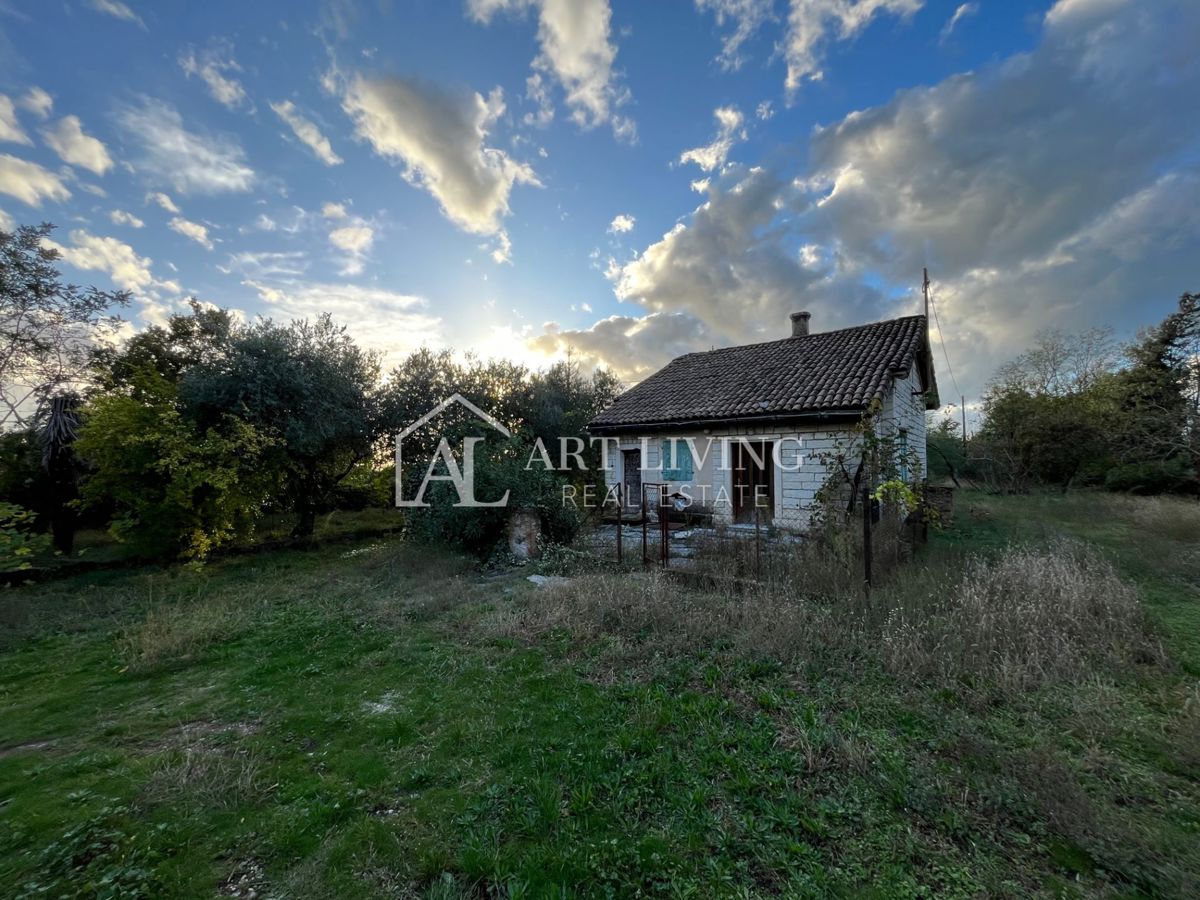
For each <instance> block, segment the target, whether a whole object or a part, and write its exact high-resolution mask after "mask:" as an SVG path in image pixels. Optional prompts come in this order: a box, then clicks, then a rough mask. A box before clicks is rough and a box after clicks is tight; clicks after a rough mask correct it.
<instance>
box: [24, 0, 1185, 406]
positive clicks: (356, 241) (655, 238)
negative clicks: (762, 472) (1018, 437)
mask: <svg viewBox="0 0 1200 900" xmlns="http://www.w3.org/2000/svg"><path fill="white" fill-rule="evenodd" d="M1198 6H1200V5H1198V4H1195V3H1188V2H1185V0H1161V2H1156V3H1153V4H1147V3H1137V2H1133V0H1059V2H1057V3H1052V2H1047V0H1041V2H1032V0H1030V2H1011V0H1006V2H998V0H990V2H989V0H979V2H973V3H956V2H948V3H943V2H935V0H774V2H772V0H695V2H683V0H678V2H661V3H660V2H655V3H641V2H622V0H612V2H611V5H610V3H609V0H574V2H568V0H443V2H434V0H414V2H402V0H394V2H390V3H389V2H378V0H324V2H314V3H299V2H289V3H282V2H280V3H271V2H256V3H239V4H236V5H234V4H229V3H220V2H214V3H208V4H193V3H185V2H183V0H177V2H161V3H150V2H147V0H120V2H119V0H52V2H36V3H34V2H28V3H21V2H17V0H0V224H3V225H5V226H8V227H11V224H12V223H13V222H18V223H24V222H33V221H41V220H49V221H52V222H54V223H56V224H57V225H58V226H59V230H58V232H57V233H56V238H55V239H56V241H57V242H58V244H59V245H60V246H61V248H62V250H63V253H64V257H65V266H66V267H67V269H68V271H69V274H70V276H71V277H72V278H73V279H75V280H78V281H83V282H92V283H97V284H101V285H108V284H113V285H116V286H119V287H125V288H128V289H130V290H132V291H133V292H134V295H135V302H134V304H133V305H132V306H131V308H130V310H129V313H128V315H129V318H130V319H131V322H132V324H133V326H134V327H142V326H145V325H146V324H148V323H151V322H155V321H161V320H162V318H163V317H164V316H166V315H168V314H170V313H171V312H173V311H176V310H178V309H179V308H180V306H181V304H182V303H183V301H184V300H185V299H186V298H187V297H189V296H195V297H197V298H199V299H201V300H204V301H208V302H211V303H214V304H217V305H221V306H229V307H234V308H236V309H239V310H242V311H243V312H244V313H245V314H246V315H248V316H253V315H260V314H261V315H269V316H273V317H275V318H282V319H286V318H290V317H295V316H312V315H315V314H316V313H317V312H318V311H320V310H322V309H329V310H330V311H331V312H333V313H334V314H335V316H337V317H338V318H339V319H341V320H343V321H344V322H346V323H347V324H348V325H349V326H350V328H351V329H352V330H353V331H354V333H355V334H356V335H357V336H358V337H359V338H360V340H362V341H363V342H364V343H366V344H368V345H370V346H372V347H375V348H377V349H379V350H381V351H382V352H384V353H386V354H389V355H390V357H391V358H396V357H397V356H398V355H399V354H401V353H403V352H405V351H407V350H410V349H412V348H414V347H416V346H420V345H421V344H430V345H435V346H450V347H454V348H457V349H460V350H468V349H473V350H476V351H478V352H480V353H482V354H484V355H508V356H513V357H515V358H518V359H522V360H526V361H529V362H531V363H532V364H537V363H539V362H541V361H545V360H547V359H552V358H556V357H559V356H561V355H562V354H563V353H564V352H566V349H567V348H568V347H570V348H572V350H573V352H574V353H575V354H576V355H577V356H578V358H580V359H582V360H584V361H587V362H598V363H604V364H608V365H611V366H613V367H614V368H616V369H617V370H618V372H620V373H621V374H622V375H623V376H624V377H625V378H626V379H628V380H631V381H632V380H635V379H637V378H639V377H643V376H644V375H645V374H647V373H648V372H649V371H653V369H655V368H657V367H658V366H659V365H662V364H663V363H665V362H666V361H667V360H668V359H670V358H671V357H672V356H674V355H676V354H678V353H682V352H687V351H689V350H695V349H706V348H707V347H709V346H714V345H716V346H720V345H725V344H730V343H737V342H743V341H751V340H762V339H770V338H774V337H778V336H783V335H784V334H786V333H787V313H788V312H790V311H792V310H794V309H802V308H807V309H810V310H812V311H813V313H814V317H813V327H814V328H815V329H821V328H833V327H840V326H845V325H851V324H858V323H860V322H865V321H871V320H874V319H878V318H883V317H887V316H892V315H900V314H906V313H911V312H914V311H916V310H917V299H916V297H917V295H916V288H917V285H919V282H920V274H921V273H920V270H921V267H922V266H923V265H928V266H929V267H930V269H931V274H932V276H933V278H934V280H935V297H936V299H937V300H938V302H939V304H940V307H939V309H940V313H941V324H942V326H943V328H944V329H945V352H946V354H947V355H948V356H949V358H950V361H951V363H952V364H953V366H954V369H955V376H956V380H957V381H958V382H959V383H961V387H962V390H963V391H965V392H966V393H968V394H972V395H977V394H978V392H979V390H980V388H981V387H982V385H983V384H984V382H985V380H986V378H987V376H988V375H989V374H990V372H991V370H992V368H994V366H995V365H996V364H997V363H999V362H1001V361H1003V360H1004V359H1005V358H1006V357H1008V356H1010V355H1011V354H1012V353H1014V352H1017V351H1019V350H1020V349H1021V348H1022V346H1023V345H1024V343H1025V342H1027V341H1028V339H1029V338H1030V337H1031V336H1032V335H1033V334H1034V333H1036V331H1037V330H1039V329H1041V328H1046V327H1060V328H1064V329H1067V330H1072V329H1078V328H1083V327H1088V326H1090V325H1094V324H1111V325H1112V326H1114V327H1115V328H1116V329H1117V330H1118V332H1119V333H1120V334H1121V335H1123V336H1128V335H1129V334H1130V333H1132V331H1133V330H1134V329H1135V328H1136V327H1137V326H1138V325H1141V324H1147V323H1149V322H1151V321H1154V320H1156V319H1158V318H1160V317H1161V316H1162V315H1163V314H1164V313H1165V312H1167V311H1168V310H1169V308H1170V307H1171V305H1172V303H1173V302H1174V298H1175V297H1177V296H1178V294H1179V293H1180V292H1182V291H1184V290H1195V289H1197V288H1200V285H1198V284H1197V283H1196V276H1197V266H1196V264H1195V260H1196V259H1197V258H1200V227H1198V222H1200V213H1198V212H1197V210H1198V209H1200V204H1198V203H1197V202H1196V201H1197V199H1200V173H1198V168H1197V161H1198V154H1197V150H1198V148H1200V121H1198V118H1197V104H1196V97H1198V96H1200V62H1198V61H1197V57H1196V54H1195V47H1196V46H1197V45H1198V44H1200V10H1198V9H1197V7H1198ZM936 337H937V335H936V334H935V339H936ZM939 362H940V363H941V368H942V369H943V370H944V369H945V363H944V361H942V359H941V357H940V356H939ZM940 378H941V380H942V383H943V394H944V395H950V394H952V393H957V391H954V390H953V387H952V385H951V379H950V377H949V375H948V373H946V372H945V371H942V373H941V375H940Z"/></svg>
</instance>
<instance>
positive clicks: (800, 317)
mask: <svg viewBox="0 0 1200 900" xmlns="http://www.w3.org/2000/svg"><path fill="white" fill-rule="evenodd" d="M811 318H812V313H810V312H807V311H806V312H794V313H792V315H791V320H792V337H807V336H808V320H809V319H811Z"/></svg>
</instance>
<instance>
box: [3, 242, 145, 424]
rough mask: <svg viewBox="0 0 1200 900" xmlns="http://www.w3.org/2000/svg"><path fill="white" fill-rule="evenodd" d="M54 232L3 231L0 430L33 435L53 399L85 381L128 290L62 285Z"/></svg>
mask: <svg viewBox="0 0 1200 900" xmlns="http://www.w3.org/2000/svg"><path fill="white" fill-rule="evenodd" d="M53 230H54V226H53V225H50V224H48V223H47V224H43V225H37V226H33V225H22V226H21V227H20V228H18V229H17V230H16V231H14V232H7V231H0V429H10V428H31V427H33V425H34V423H35V421H39V420H40V416H41V415H42V414H44V412H45V410H46V405H47V404H48V402H49V400H50V398H51V397H53V396H54V395H55V394H57V393H60V392H62V391H64V390H69V389H72V388H74V387H76V386H78V385H80V384H81V383H82V382H84V381H86V380H87V376H88V370H89V363H90V359H91V351H92V348H93V347H94V346H95V345H96V342H97V340H102V339H105V338H107V337H109V336H111V335H112V333H113V332H114V330H115V329H116V327H117V325H118V324H119V323H120V319H119V318H118V317H116V316H114V315H111V314H110V313H109V312H108V311H109V310H110V309H112V308H113V307H120V306H124V305H125V304H126V303H127V302H128V300H129V294H128V293H127V292H125V291H115V292H114V291H101V290H99V289H97V288H94V287H90V288H81V287H78V286H76V285H73V284H68V283H65V282H63V280H62V278H61V276H60V275H59V272H58V268H57V265H56V263H57V262H58V260H59V258H60V256H61V254H60V253H59V251H58V250H57V249H55V248H54V246H53V245H52V243H51V242H50V235H51V233H52V232H53Z"/></svg>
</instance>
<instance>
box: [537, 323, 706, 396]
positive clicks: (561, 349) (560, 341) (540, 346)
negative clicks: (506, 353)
mask: <svg viewBox="0 0 1200 900" xmlns="http://www.w3.org/2000/svg"><path fill="white" fill-rule="evenodd" d="M713 342H714V337H713V335H712V334H711V333H710V332H709V330H708V328H707V327H706V326H705V325H704V323H702V322H700V321H699V320H698V319H696V318H695V317H694V316H690V315H688V314H686V313H652V314H650V315H647V316H641V317H637V316H610V317H609V318H607V319H601V320H600V321H599V322H596V323H595V324H594V325H592V326H591V327H590V328H585V329H578V330H561V329H559V328H557V327H554V326H553V325H551V327H544V329H543V333H542V334H539V335H536V336H534V337H531V338H528V339H527V340H526V344H527V346H528V347H529V348H530V349H532V350H533V351H535V352H536V353H538V354H540V355H542V356H544V357H548V358H552V359H553V358H561V357H562V356H564V355H565V354H566V352H567V350H568V349H569V350H570V351H571V353H572V355H573V357H574V358H575V360H576V361H578V362H579V363H580V364H581V365H584V366H595V365H606V366H609V367H611V368H612V369H613V371H614V372H615V373H616V374H617V377H619V378H620V379H621V380H622V381H624V382H626V383H627V384H631V383H636V382H638V381H641V380H642V379H643V378H645V377H647V376H648V375H652V374H654V373H655V372H656V371H658V370H659V369H661V368H662V367H663V366H665V365H666V364H667V363H669V362H670V361H671V360H672V359H674V358H675V357H677V356H682V355H683V354H684V353H692V352H694V351H696V350H699V349H701V348H703V349H707V348H708V347H709V345H710V344H712V343H713Z"/></svg>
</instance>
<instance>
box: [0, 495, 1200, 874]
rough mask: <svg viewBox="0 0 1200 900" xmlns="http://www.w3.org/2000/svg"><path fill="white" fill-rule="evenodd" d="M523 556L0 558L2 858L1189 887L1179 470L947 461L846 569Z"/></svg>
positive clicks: (1193, 689) (58, 868)
mask: <svg viewBox="0 0 1200 900" xmlns="http://www.w3.org/2000/svg"><path fill="white" fill-rule="evenodd" d="M1064 536H1068V537H1071V538H1074V539H1077V540H1080V541H1084V542H1087V543H1086V545H1082V544H1077V543H1076V544H1070V545H1067V544H1063V543H1062V541H1063V538H1064ZM1014 543H1018V544H1021V545H1022V546H1023V547H1024V548H1025V549H1024V550H1021V551H1014V550H1013V549H1012V545H1013V544H1014ZM1064 547H1067V548H1068V549H1066V550H1064V549H1063V548H1064ZM1089 548H1094V549H1089ZM1022 553H1024V554H1025V555H1021V554H1022ZM1056 554H1057V556H1056ZM1064 554H1065V557H1069V558H1068V559H1066V560H1065V561H1062V560H1061V559H1059V557H1062V556H1064ZM1110 565H1111V568H1110ZM1039 566H1042V567H1044V568H1042V569H1039V568H1038V567H1039ZM1031 567H1032V568H1031ZM1031 571H1032V572H1033V574H1030V572H1031ZM524 574H526V573H525V572H515V573H507V574H499V575H495V574H491V573H486V572H482V571H480V570H479V569H478V568H477V567H476V566H475V565H474V564H473V563H472V562H470V561H468V560H466V559H463V558H461V557H457V556H454V555H450V554H447V553H439V552H436V551H431V550H430V549H428V548H421V547H413V546H408V545H405V544H403V543H401V542H400V541H399V540H396V539H377V540H375V541H374V542H370V541H364V542H360V543H358V544H347V545H341V546H330V547H325V548H323V549H319V550H315V551H310V552H299V551H278V552H274V553H269V554H260V555H255V556H242V557H237V558H230V559H226V560H223V561H218V562H214V563H212V564H211V565H209V566H208V567H206V568H205V569H203V570H201V571H192V570H188V569H182V568H179V569H171V570H162V569H157V570H151V569H146V570H129V571H104V572H93V573H90V574H88V575H80V576H76V577H75V578H72V579H64V580H59V581H54V582H48V583H45V584H41V585H34V586H28V587H23V588H18V589H12V590H8V591H5V592H2V593H0V896H6V897H7V896H16V897H20V896H31V897H41V896H54V897H57V896H102V897H135V896H146V897H161V896H212V895H222V894H223V895H227V896H240V897H250V896H257V897H268V896H271V897H293V896H303V897H331V898H332V897H338V898H341V897H372V896H389V897H391V896H428V897H460V896H464V897H465V896H472V897H475V896H510V897H535V896H536V897H543V896H552V897H556V896H573V895H577V894H586V895H596V896H605V895H613V896H629V895H635V894H647V895H667V896H681V897H682V896H695V897H711V896H762V895H778V894H785V895H790V896H842V895H852V896H879V897H898V896H899V897H903V896H913V897H921V896H937V897H953V896H963V897H966V896H980V895H986V894H993V895H1011V896H1026V895H1030V894H1042V895H1046V896H1127V897H1132V896H1177V897H1185V896H1195V895H1196V893H1197V891H1200V507H1197V506H1196V505H1195V504H1191V505H1188V504H1184V503H1182V502H1168V501H1159V500H1134V499H1124V498H1117V497H1108V496H1090V495H1080V496H1070V497H1044V498H1040V497H1039V498H1029V497H1020V498H1018V497H1013V498H987V497H983V496H979V495H965V496H960V498H959V516H958V519H957V521H956V523H955V525H954V526H953V527H952V528H949V529H947V531H946V532H945V533H943V534H940V535H937V536H936V537H935V539H934V542H933V543H932V544H931V545H930V546H929V547H928V548H925V549H924V550H923V551H922V556H921V558H920V559H919V560H918V562H917V564H916V565H915V566H910V567H909V568H908V569H906V570H904V571H903V572H902V573H901V574H900V576H898V577H897V578H896V579H895V581H894V583H893V584H891V585H887V586H883V587H881V588H880V589H878V590H877V591H876V592H875V593H874V594H873V596H872V599H871V601H870V603H865V602H864V601H862V600H860V599H857V598H855V599H854V600H853V602H851V600H849V599H847V600H846V601H845V602H844V603H838V602H837V601H836V600H833V601H831V600H828V599H826V600H823V601H820V602H816V601H813V602H809V601H808V600H806V599H804V595H805V588H804V585H805V582H806V581H811V583H813V584H815V583H816V574H817V573H815V572H812V573H805V572H802V571H801V572H797V573H796V575H795V577H794V578H793V581H794V582H795V583H796V585H797V587H796V594H795V596H791V595H788V596H781V595H772V596H770V597H759V596H742V597H732V598H731V597H721V596H719V595H713V594H708V593H704V592H702V591H683V590H681V589H680V588H678V587H676V586H674V585H671V584H668V583H666V582H665V581H663V580H661V579H658V578H654V577H645V576H642V575H638V574H631V575H616V576H612V575H609V576H605V575H597V574H590V575H588V574H583V575H579V576H578V577H576V578H574V579H573V580H572V581H571V583H570V584H568V585H566V586H565V587H561V588H542V589H538V588H534V587H533V586H532V585H530V584H529V583H528V582H527V581H525V579H524V577H523V576H524ZM1039 578H1040V579H1042V580H1043V581H1044V582H1045V583H1044V589H1043V586H1041V582H1037V581H1036V579H1039ZM1023 579H1024V580H1023ZM1030 583H1037V584H1038V585H1039V587H1038V588H1036V589H1029V590H1027V589H1025V588H1023V587H1022V585H1025V586H1026V587H1027V586H1028V584H1030ZM1006 586H1008V587H1007V589H1006ZM1006 590H1007V593H1006ZM1034 594H1036V595H1037V596H1034ZM947 598H951V599H949V600H948V599H947ZM1047 598H1050V599H1049V600H1047ZM956 604H957V605H956ZM972 604H974V605H972ZM1073 604H1074V605H1073ZM1047 607H1055V609H1056V610H1058V611H1057V612H1055V610H1051V613H1052V614H1051V615H1049V616H1047V612H1046V608H1047ZM1060 607H1061V608H1060ZM964 610H965V611H968V612H972V611H974V612H972V615H973V616H976V617H977V618H979V619H981V620H982V619H986V620H987V622H988V625H987V628H986V630H985V629H984V628H983V626H981V625H976V624H975V622H974V619H972V620H971V621H966V622H965V624H964V620H963V618H962V617H963V615H964ZM914 629H917V630H918V631H919V633H916V632H914Z"/></svg>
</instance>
